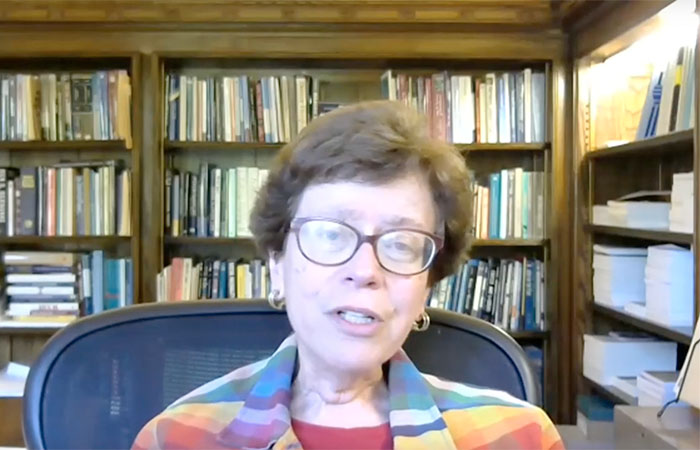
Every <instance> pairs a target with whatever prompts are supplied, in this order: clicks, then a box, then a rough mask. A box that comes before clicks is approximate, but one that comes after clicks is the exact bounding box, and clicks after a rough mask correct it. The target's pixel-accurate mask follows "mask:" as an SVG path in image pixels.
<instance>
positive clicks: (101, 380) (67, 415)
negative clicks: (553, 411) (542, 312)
mask: <svg viewBox="0 0 700 450" xmlns="http://www.w3.org/2000/svg"><path fill="white" fill-rule="evenodd" d="M429 313H430V315H431V319H432V320H431V326H430V328H429V329H428V331H425V332H423V333H412V334H411V336H410V338H409V339H408V342H407V343H406V345H405V347H404V348H405V349H406V351H407V352H408V354H409V356H410V357H411V358H412V360H413V361H414V362H415V363H416V365H417V366H418V368H419V369H420V370H421V371H423V372H427V373H432V374H434V375H437V376H440V377H443V378H447V379H451V380H455V381H461V382H466V383H471V384H476V385H480V386H485V387H490V388H495V389H502V390H505V391H508V392H510V393H511V394H513V395H514V396H516V397H518V398H521V399H524V400H527V401H529V402H531V403H537V399H538V387H537V384H536V382H535V378H534V376H533V371H532V369H531V368H530V366H529V364H528V362H527V360H526V357H525V354H524V352H523V350H522V349H521V348H520V346H519V345H518V344H517V343H516V342H515V341H514V340H513V339H512V338H510V336H508V335H507V334H505V333H503V332H502V331H500V330H499V329H498V328H496V327H494V326H492V325H490V324H488V323H486V322H483V321H480V320H477V319H474V318H471V317H467V316H462V315H458V314H454V313H450V312H446V311H442V310H430V311H429ZM290 332H291V328H290V326H289V322H288V321H287V317H286V315H285V314H284V313H280V312H279V311H275V310H273V309H271V308H270V307H269V306H267V304H266V303H265V302H264V301H255V302H253V301H242V302H231V301H197V302H174V303H159V304H148V305H138V306H133V307H128V308H124V309H121V310H116V311H110V312H107V313H103V314H100V315H97V316H94V317H89V318H86V319H82V320H79V321H77V322H75V323H74V324H72V325H70V326H68V327H66V328H65V329H64V330H62V331H61V332H59V333H57V334H56V335H55V336H54V337H53V338H52V339H51V340H50V341H49V342H48V343H47V345H46V347H45V348H44V350H43V352H42V353H41V355H40V356H39V358H38V360H37V361H36V363H35V364H34V366H33V367H32V370H31V372H30V374H29V379H28V380H27V385H26V388H25V393H24V436H25V440H26V444H27V446H28V448H37V449H44V448H46V449H53V448H64V449H65V448H70V449H78V448H91V449H97V448H127V447H129V446H130V445H131V443H132V441H133V439H134V438H135V436H136V434H137V433H138V431H139V430H140V429H141V427H142V426H143V425H144V424H145V423H146V422H147V421H148V420H149V419H150V418H152V417H153V416H155V415H156V414H157V413H159V412H160V411H162V410H163V409H164V408H165V407H166V406H167V405H168V404H170V403H171V402H173V401H174V400H176V399H177V398H179V397H180V396H181V395H183V394H185V393H187V392H189V391H190V390H192V389H194V388H195V387H197V386H199V385H201V384H203V383H205V382H207V381H209V380H211V379H213V378H216V377H218V376H220V375H223V374H225V373H227V372H230V371H231V370H233V369H235V368H237V367H240V366H242V365H244V364H247V363H250V362H253V361H256V360H259V359H262V358H264V357H266V356H269V355H270V354H271V353H272V352H273V351H274V350H275V349H276V348H277V346H278V345H279V343H280V342H281V341H282V340H283V339H284V338H285V337H287V336H288V334H289V333H290Z"/></svg>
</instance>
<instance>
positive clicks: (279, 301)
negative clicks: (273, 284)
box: [267, 289, 284, 311]
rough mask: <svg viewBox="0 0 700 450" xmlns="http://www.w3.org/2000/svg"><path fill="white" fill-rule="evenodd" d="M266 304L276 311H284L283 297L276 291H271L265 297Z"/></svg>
mask: <svg viewBox="0 0 700 450" xmlns="http://www.w3.org/2000/svg"><path fill="white" fill-rule="evenodd" d="M267 303H269V304H270V306H271V307H272V308H274V309H276V310H278V311H284V297H282V294H281V293H280V291H279V290H278V289H273V290H271V291H270V293H269V294H268V296H267Z"/></svg>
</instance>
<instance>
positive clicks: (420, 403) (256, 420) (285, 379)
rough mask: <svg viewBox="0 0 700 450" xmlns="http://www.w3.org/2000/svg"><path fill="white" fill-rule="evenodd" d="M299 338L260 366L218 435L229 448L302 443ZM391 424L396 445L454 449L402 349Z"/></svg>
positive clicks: (394, 364) (393, 370) (394, 362)
mask: <svg viewBox="0 0 700 450" xmlns="http://www.w3.org/2000/svg"><path fill="white" fill-rule="evenodd" d="M296 360H297V342H296V337H295V336H294V335H291V336H290V337H288V338H287V339H285V340H284V342H282V344H281V345H280V346H279V348H278V349H277V350H276V351H275V353H274V354H273V355H272V356H270V358H268V360H267V363H266V364H265V365H264V367H263V368H262V369H261V372H260V376H259V378H258V381H257V382H256V383H255V384H254V385H253V387H252V388H251V390H250V392H249V393H248V396H247V397H246V399H245V402H244V404H243V407H242V408H241V410H240V411H239V413H238V414H237V416H236V418H235V419H234V420H233V421H232V422H231V423H229V424H228V425H227V426H226V427H225V428H224V429H223V430H222V431H221V432H220V433H219V434H218V436H217V440H218V441H219V442H220V443H221V444H222V445H225V446H227V447H232V448H245V449H268V448H274V449H294V448H299V449H300V448H301V444H299V441H298V439H297V438H296V436H294V433H293V431H292V426H291V416H290V410H289V407H290V403H291V388H292V377H293V374H294V367H295V365H296ZM388 370H389V376H388V391H389V405H390V412H389V425H390V427H391V433H392V435H393V438H394V447H395V448H399V447H401V446H402V445H401V443H403V442H405V440H406V439H408V440H409V441H410V443H411V445H412V446H416V447H425V448H448V449H449V448H455V446H454V442H453V440H452V437H451V436H450V433H449V431H448V430H447V425H446V424H445V421H444V420H443V418H442V414H441V413H440V411H439V409H438V407H437V405H436V404H435V401H434V399H433V397H432V396H431V394H430V390H429V388H428V386H427V384H426V381H425V379H424V378H423V375H422V374H421V373H420V372H419V371H418V369H417V368H416V366H415V365H413V363H412V362H411V361H410V360H409V359H408V356H406V353H405V352H404V351H403V350H401V349H400V350H399V351H398V352H396V354H395V355H394V356H393V357H392V358H391V359H390V360H389V369H388Z"/></svg>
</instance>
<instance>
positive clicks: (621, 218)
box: [608, 200, 671, 230]
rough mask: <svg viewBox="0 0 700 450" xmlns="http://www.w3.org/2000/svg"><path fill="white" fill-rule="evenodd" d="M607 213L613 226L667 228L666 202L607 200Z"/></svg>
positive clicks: (667, 207) (667, 211)
mask: <svg viewBox="0 0 700 450" xmlns="http://www.w3.org/2000/svg"><path fill="white" fill-rule="evenodd" d="M608 207H609V210H608V214H609V216H610V220H611V222H612V223H614V224H615V226H618V227H627V228H648V229H661V230H668V226H669V224H668V215H669V211H670V209H671V204H670V203H668V202H633V201H623V202H621V201H615V200H610V201H608Z"/></svg>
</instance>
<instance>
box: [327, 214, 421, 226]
mask: <svg viewBox="0 0 700 450" xmlns="http://www.w3.org/2000/svg"><path fill="white" fill-rule="evenodd" d="M320 215H321V216H325V217H331V218H334V219H338V220H343V221H347V220H357V219H359V218H360V217H361V213H360V211H357V210H354V209H339V210H327V211H323V212H322V213H321V214H320ZM381 223H382V225H388V226H390V227H410V228H416V229H419V230H422V229H424V228H427V227H426V225H425V224H424V223H421V222H419V221H417V220H416V219H413V218H411V217H406V216H397V215H394V216H389V217H383V218H382V220H381Z"/></svg>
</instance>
